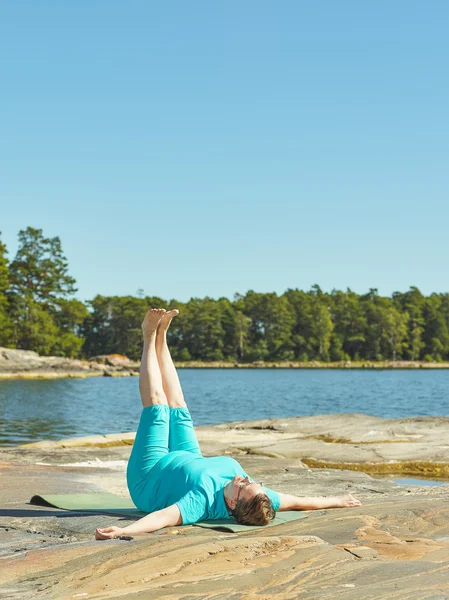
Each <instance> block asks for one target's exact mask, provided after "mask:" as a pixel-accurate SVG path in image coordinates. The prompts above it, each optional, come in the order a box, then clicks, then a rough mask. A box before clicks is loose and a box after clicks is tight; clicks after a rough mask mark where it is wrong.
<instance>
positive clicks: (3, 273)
mask: <svg viewBox="0 0 449 600" xmlns="http://www.w3.org/2000/svg"><path fill="white" fill-rule="evenodd" d="M0 235H1V232H0ZM9 286H10V281H9V267H8V259H7V250H6V246H5V244H3V242H2V241H1V240H0V346H11V345H13V335H12V332H13V330H12V320H11V317H10V314H9V310H10V305H9V301H8V290H9Z"/></svg>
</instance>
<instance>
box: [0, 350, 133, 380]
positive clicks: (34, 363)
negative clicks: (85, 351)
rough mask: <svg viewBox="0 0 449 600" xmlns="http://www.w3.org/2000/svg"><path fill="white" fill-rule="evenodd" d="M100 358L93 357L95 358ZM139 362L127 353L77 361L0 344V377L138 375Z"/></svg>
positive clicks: (47, 377)
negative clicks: (127, 355)
mask: <svg viewBox="0 0 449 600" xmlns="http://www.w3.org/2000/svg"><path fill="white" fill-rule="evenodd" d="M97 358H98V359H102V360H98V361H97V360H95V359H97ZM138 366H139V363H133V362H132V361H130V360H129V359H128V358H127V357H126V356H121V355H119V354H112V355H107V356H102V357H94V358H93V359H90V360H77V359H73V358H65V357H61V356H39V354H38V353H37V352H33V351H31V350H15V349H11V348H2V347H0V378H8V377H22V378H29V379H31V378H46V379H52V378H57V377H94V376H101V375H106V376H108V375H109V376H120V375H134V374H137V372H136V368H137V369H138Z"/></svg>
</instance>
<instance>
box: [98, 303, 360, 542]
mask: <svg viewBox="0 0 449 600" xmlns="http://www.w3.org/2000/svg"><path fill="white" fill-rule="evenodd" d="M178 313H179V311H178V310H171V311H168V312H166V311H165V310H163V309H155V308H154V309H152V310H150V311H148V312H147V314H146V315H145V319H144V321H143V323H142V330H143V340H144V342H143V354H142V363H141V367H140V380H139V388H140V395H141V398H142V404H143V411H142V415H141V418H140V423H139V427H138V430H137V433H136V438H135V441H134V446H133V449H132V452H131V456H130V459H129V463H128V468H127V483H128V489H129V493H130V495H131V498H132V500H133V502H134V504H135V505H136V506H137V507H138V508H139V510H141V511H143V512H146V513H149V514H147V515H146V516H145V517H143V518H142V519H140V520H139V521H136V522H135V523H133V524H132V525H128V526H127V527H106V528H104V529H97V530H96V538H97V539H100V540H104V539H112V538H116V537H119V536H122V535H126V536H128V535H130V536H135V535H141V534H145V533H150V532H152V531H156V530H157V529H162V528H163V527H172V526H175V525H183V524H184V525H187V524H189V523H195V522H197V521H201V520H208V519H229V518H231V517H232V516H233V517H235V519H236V520H237V521H238V522H239V523H243V524H248V525H267V524H268V523H269V522H270V521H271V520H272V519H273V518H274V516H275V513H276V511H278V510H280V511H282V510H314V509H322V508H347V507H355V506H360V502H359V501H358V500H356V499H355V498H353V497H352V496H351V495H347V496H338V497H333V498H298V497H296V496H291V495H288V494H280V493H278V492H275V491H274V490H270V489H269V488H267V487H263V486H262V484H261V483H258V482H256V481H253V480H252V479H251V478H250V477H249V476H248V475H247V474H246V473H245V471H244V470H243V469H242V467H241V466H240V464H239V463H238V462H237V461H236V460H234V459H233V458H230V457H229V456H214V457H211V458H204V457H203V456H202V454H201V451H200V447H199V444H198V441H197V439H196V435H195V431H194V429H193V423H192V419H191V417H190V413H189V410H188V408H187V405H186V403H185V401H184V396H183V393H182V389H181V384H180V382H179V379H178V374H177V372H176V369H175V366H174V364H173V361H172V359H171V356H170V351H169V349H168V346H167V329H168V327H169V325H170V323H171V320H172V319H173V317H175V316H176V315H177V314H178Z"/></svg>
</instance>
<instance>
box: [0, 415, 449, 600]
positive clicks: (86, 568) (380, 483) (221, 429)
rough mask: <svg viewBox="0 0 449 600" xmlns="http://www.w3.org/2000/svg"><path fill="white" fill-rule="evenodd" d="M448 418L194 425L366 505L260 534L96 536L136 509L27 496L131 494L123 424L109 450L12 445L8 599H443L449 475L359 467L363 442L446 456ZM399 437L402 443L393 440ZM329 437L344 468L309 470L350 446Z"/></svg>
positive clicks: (0, 527) (3, 583)
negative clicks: (403, 479)
mask: <svg viewBox="0 0 449 600" xmlns="http://www.w3.org/2000/svg"><path fill="white" fill-rule="evenodd" d="M448 426H449V419H431V418H423V419H421V418H420V419H392V420H386V419H376V418H374V417H369V416H367V415H343V416H340V415H331V416H329V415H327V416H320V417H303V418H298V419H273V420H264V421H251V422H245V423H228V424H225V425H219V426H215V427H200V428H197V432H198V437H199V439H200V443H201V447H202V450H203V453H204V454H205V455H206V456H207V455H214V454H218V453H223V454H229V455H233V456H235V457H236V458H237V459H238V460H239V462H240V463H241V464H242V466H243V467H244V469H245V470H246V471H247V472H249V473H250V474H251V475H252V476H253V477H254V478H255V479H258V480H262V481H263V482H264V484H265V485H268V486H269V487H272V488H274V489H277V490H279V491H282V492H285V493H293V494H296V495H300V496H310V495H340V494H343V493H347V492H351V493H353V494H354V495H355V496H356V497H358V498H359V499H360V500H361V501H362V506H361V507H358V508H352V509H333V510H320V511H311V512H309V516H308V518H307V519H304V520H298V521H295V522H292V523H288V524H285V525H280V526H277V527H274V528H270V529H257V530H255V531H254V532H245V533H239V534H223V533H221V532H217V531H213V530H210V529H201V528H198V527H192V526H187V527H178V528H171V529H166V530H162V531H159V532H155V533H154V534H148V535H146V536H142V537H136V538H133V539H131V540H130V541H126V540H109V541H103V542H100V541H96V540H95V539H94V530H95V528H96V527H105V526H107V525H113V524H119V525H122V526H123V525H126V524H127V523H128V522H130V520H129V519H124V518H121V517H110V516H107V515H94V514H90V513H75V512H68V511H62V510H59V509H52V508H44V507H39V506H32V505H30V504H28V501H29V500H30V498H31V496H32V495H34V494H36V493H48V494H57V493H76V492H80V491H82V492H95V491H103V490H105V491H109V492H112V493H116V494H120V495H123V496H126V495H127V489H126V477H125V470H126V464H127V461H128V458H129V454H130V451H131V446H130V445H129V437H130V436H129V434H128V437H127V443H123V444H121V445H113V446H111V447H108V446H104V445H103V444H100V447H98V446H96V445H95V444H92V445H82V444H73V445H71V444H59V445H52V446H50V447H45V446H41V447H39V446H37V447H36V446H34V447H31V446H23V447H20V448H5V449H3V450H0V477H1V481H0V483H1V488H0V489H1V492H0V493H1V510H0V558H1V563H0V565H1V568H0V598H11V599H20V600H28V599H31V598H33V599H34V598H36V596H38V597H42V598H55V599H56V598H57V599H58V600H59V599H69V598H70V599H72V598H81V599H83V598H88V599H90V598H98V599H106V598H107V599H109V598H129V599H131V598H132V599H133V600H135V599H145V600H147V599H148V598H166V599H167V600H168V599H169V600H174V599H178V598H179V599H182V598H186V599H187V598H188V599H189V600H190V599H192V598H195V599H200V600H201V599H204V600H206V599H207V600H210V599H211V598H213V599H214V600H217V599H223V600H225V599H226V600H229V599H231V600H233V599H235V600H237V599H239V600H240V599H244V600H260V599H263V600H268V599H271V598H273V599H281V600H294V599H296V598H301V599H306V600H307V599H320V600H322V599H324V600H326V599H329V600H331V599H332V600H333V599H335V598H342V599H344V600H360V599H361V598H363V599H364V600H365V599H373V600H374V599H376V600H377V599H379V598H380V599H383V598H385V599H388V600H393V599H394V600H398V599H400V600H402V599H404V600H406V599H407V600H439V599H441V600H443V599H447V598H449V502H448V499H449V498H448V496H449V485H442V486H441V487H429V486H414V485H398V484H396V483H394V482H393V481H392V480H390V479H386V478H377V477H372V476H370V475H369V474H367V473H365V472H363V471H358V470H354V465H360V464H361V463H360V455H358V450H359V449H360V448H362V449H364V448H366V447H371V446H373V447H374V446H375V447H377V446H379V447H385V448H393V449H394V450H392V452H397V451H396V449H395V448H396V447H399V446H401V447H403V448H404V455H403V457H404V459H406V460H409V459H410V457H412V458H413V457H414V456H415V455H414V454H413V452H414V448H415V445H416V444H421V445H422V446H423V452H424V446H426V445H427V446H430V450H429V453H428V455H427V456H428V457H429V460H430V459H432V460H434V461H435V463H438V464H445V461H446V454H445V452H446V450H445V447H444V442H445V440H447V439H449V437H447V433H448V431H447V428H448ZM373 432H374V433H373ZM323 436H325V437H326V439H323ZM418 436H421V437H418ZM99 437H100V438H103V437H104V436H99ZM112 437H113V440H114V441H115V442H117V441H119V440H120V434H117V435H113V436H112ZM400 437H401V438H402V439H403V440H405V441H402V442H400V443H397V444H396V443H394V441H397V440H398V438H400ZM330 438H331V439H330ZM334 438H335V439H334ZM372 438H374V439H372ZM405 438H407V439H405ZM332 440H334V441H332ZM364 441H370V442H371V441H374V442H375V443H374V444H371V443H369V444H364V443H363V442H364ZM301 444H308V445H307V446H301ZM357 446H358V448H357ZM273 448H275V450H273ZM305 448H307V452H305V450H304V449H305ZM326 448H330V450H329V452H332V451H333V450H332V449H336V450H335V452H343V450H345V449H346V450H347V454H345V455H344V458H345V460H346V461H348V462H347V463H342V464H340V465H339V469H338V470H337V469H331V468H328V467H325V468H320V469H315V468H310V467H308V466H307V464H306V461H307V456H310V457H311V458H312V459H314V460H317V461H322V457H324V458H325V459H326V460H329V462H331V461H330V458H332V457H334V458H335V456H338V457H339V459H340V458H341V457H342V455H341V454H338V455H336V454H327V455H326V454H324V449H326ZM406 448H409V449H410V452H411V454H407V453H406V452H405V449H406ZM432 452H433V454H432ZM391 456H397V454H396V455H394V454H386V455H382V456H377V460H378V461H380V462H379V463H378V464H381V463H382V461H384V462H385V461H387V460H388V461H389V460H392V459H391ZM363 457H364V458H363V459H364V460H365V455H363ZM300 459H301V460H300ZM373 460H375V459H374V458H373ZM349 461H352V462H349ZM320 464H323V461H322V462H321V463H320ZM395 464H396V465H398V467H399V468H400V467H401V463H400V462H398V463H395ZM345 465H346V466H345ZM399 472H401V471H399Z"/></svg>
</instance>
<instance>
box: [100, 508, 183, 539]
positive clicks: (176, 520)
mask: <svg viewBox="0 0 449 600" xmlns="http://www.w3.org/2000/svg"><path fill="white" fill-rule="evenodd" d="M175 525H182V517H181V513H180V511H179V508H178V506H177V504H172V505H171V506H168V507H167V508H164V509H162V510H157V511H155V512H152V513H150V514H149V515H146V516H145V517H142V518H141V519H139V520H138V521H136V522H135V523H132V524H131V525H128V526H127V527H106V528H104V529H97V530H96V532H95V537H96V539H97V540H108V539H113V538H116V537H120V536H122V535H130V536H133V535H142V534H144V533H151V532H152V531H157V530H158V529H163V528H164V527H174V526H175Z"/></svg>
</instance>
